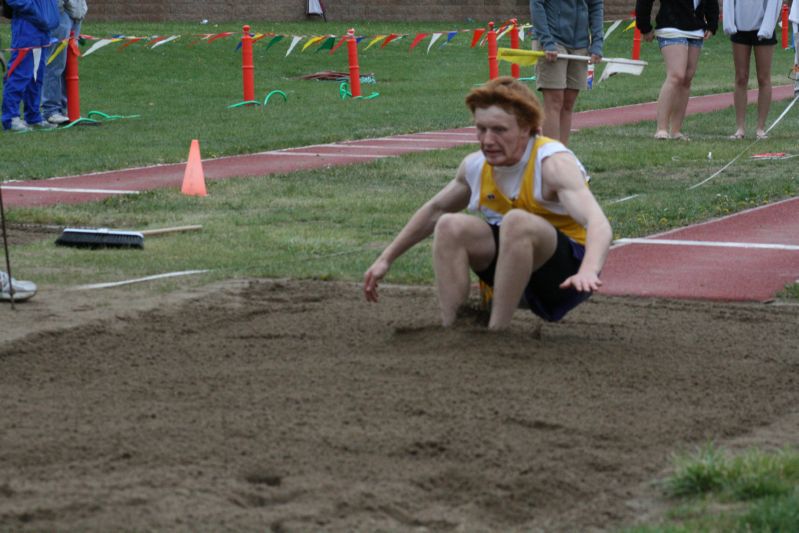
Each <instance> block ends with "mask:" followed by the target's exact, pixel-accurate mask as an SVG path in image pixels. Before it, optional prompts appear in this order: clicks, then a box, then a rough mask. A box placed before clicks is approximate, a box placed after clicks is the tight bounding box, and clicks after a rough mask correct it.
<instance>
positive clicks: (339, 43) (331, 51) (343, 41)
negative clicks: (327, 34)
mask: <svg viewBox="0 0 799 533" xmlns="http://www.w3.org/2000/svg"><path fill="white" fill-rule="evenodd" d="M346 42H347V36H346V35H345V36H344V37H342V38H341V39H339V41H338V42H337V43H336V46H334V47H333V48H331V49H330V55H331V56H332V55H333V53H334V52H335V51H336V50H338V49H339V48H341V45H342V44H344V43H346Z"/></svg>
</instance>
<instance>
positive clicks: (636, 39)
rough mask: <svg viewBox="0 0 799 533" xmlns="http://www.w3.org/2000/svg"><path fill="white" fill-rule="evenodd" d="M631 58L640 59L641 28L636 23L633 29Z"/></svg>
mask: <svg viewBox="0 0 799 533" xmlns="http://www.w3.org/2000/svg"><path fill="white" fill-rule="evenodd" d="M632 58H633V59H641V30H639V29H638V25H637V24H636V25H635V29H633V56H632Z"/></svg>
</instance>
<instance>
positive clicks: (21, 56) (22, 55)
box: [5, 48, 31, 79]
mask: <svg viewBox="0 0 799 533" xmlns="http://www.w3.org/2000/svg"><path fill="white" fill-rule="evenodd" d="M30 51H31V49H30V48H19V49H17V58H16V59H15V60H14V62H13V63H11V66H10V67H8V70H7V71H6V76H5V77H6V79H8V77H9V76H11V73H12V72H14V70H15V69H16V68H17V65H19V64H20V63H21V62H22V60H23V59H25V56H26V55H28V52H30Z"/></svg>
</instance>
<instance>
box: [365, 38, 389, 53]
mask: <svg viewBox="0 0 799 533" xmlns="http://www.w3.org/2000/svg"><path fill="white" fill-rule="evenodd" d="M385 38H386V36H385V35H378V36H377V37H375V38H374V39H372V40H371V41H369V44H367V45H366V48H364V51H366V50H369V49H370V48H371V47H372V46H373V45H374V44H375V43H377V42H378V41H382V40H383V39H385Z"/></svg>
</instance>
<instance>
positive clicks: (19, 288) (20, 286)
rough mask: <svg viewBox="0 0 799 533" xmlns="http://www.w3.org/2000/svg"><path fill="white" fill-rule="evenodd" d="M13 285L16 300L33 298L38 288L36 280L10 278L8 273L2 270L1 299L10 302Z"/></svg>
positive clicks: (0, 272)
mask: <svg viewBox="0 0 799 533" xmlns="http://www.w3.org/2000/svg"><path fill="white" fill-rule="evenodd" d="M11 287H13V288H14V301H15V302H22V301H24V300H28V299H30V298H33V296H34V295H35V294H36V290H37V287H36V284H35V283H34V282H32V281H22V280H16V279H14V278H10V277H9V276H8V274H6V273H5V272H3V271H2V270H0V301H4V302H8V301H10V300H11Z"/></svg>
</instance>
